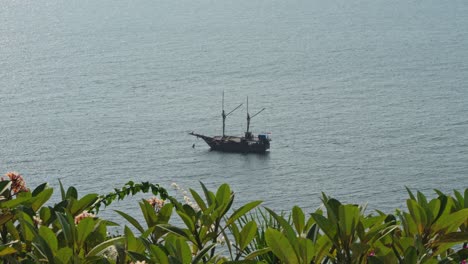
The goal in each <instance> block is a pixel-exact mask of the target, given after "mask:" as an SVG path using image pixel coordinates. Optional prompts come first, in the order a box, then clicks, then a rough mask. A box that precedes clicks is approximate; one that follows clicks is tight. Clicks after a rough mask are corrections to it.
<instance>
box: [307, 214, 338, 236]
mask: <svg viewBox="0 0 468 264" xmlns="http://www.w3.org/2000/svg"><path fill="white" fill-rule="evenodd" d="M311 216H312V218H314V220H315V222H316V223H317V225H318V226H319V227H320V229H321V230H322V231H323V232H324V233H325V235H326V236H327V237H328V238H329V239H330V241H332V242H333V243H337V241H336V238H335V236H336V232H337V231H336V227H335V226H334V225H333V223H331V222H330V220H328V219H327V218H325V217H324V216H323V215H320V214H317V213H312V214H311Z"/></svg>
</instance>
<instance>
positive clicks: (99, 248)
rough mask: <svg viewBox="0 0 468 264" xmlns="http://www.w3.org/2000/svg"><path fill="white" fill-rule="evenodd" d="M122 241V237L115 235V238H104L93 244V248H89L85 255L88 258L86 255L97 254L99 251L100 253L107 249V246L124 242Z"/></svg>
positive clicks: (123, 239)
mask: <svg viewBox="0 0 468 264" xmlns="http://www.w3.org/2000/svg"><path fill="white" fill-rule="evenodd" d="M124 241H125V238H124V237H116V238H111V239H109V240H106V241H104V242H102V243H100V244H99V245H97V246H95V247H94V248H93V249H91V250H90V251H89V252H88V254H87V255H86V257H87V258H88V257H93V256H97V255H99V254H100V253H102V252H103V251H104V250H105V249H107V248H108V247H110V246H114V245H116V244H121V243H124Z"/></svg>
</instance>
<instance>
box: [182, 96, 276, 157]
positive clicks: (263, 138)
mask: <svg viewBox="0 0 468 264" xmlns="http://www.w3.org/2000/svg"><path fill="white" fill-rule="evenodd" d="M241 106H242V104H240V105H239V106H237V107H236V108H234V109H233V110H232V111H231V112H229V113H227V114H226V112H225V111H224V92H223V111H222V114H221V116H222V117H223V135H222V136H213V137H210V136H205V135H201V134H197V133H194V132H190V133H189V134H190V135H192V136H196V137H197V138H201V139H203V140H204V141H205V142H206V144H208V146H210V148H211V150H217V151H224V152H241V153H265V152H266V151H267V150H268V149H270V141H271V138H270V135H269V134H268V133H265V134H259V135H257V136H255V135H254V134H253V133H252V132H250V131H249V128H250V120H251V119H252V118H254V117H255V116H257V115H258V114H260V113H261V112H263V110H265V108H263V109H262V110H260V111H258V112H257V113H256V114H254V115H252V116H250V114H249V98H248V97H247V131H246V132H245V133H244V136H243V137H242V136H226V135H225V133H224V131H225V127H226V117H228V116H229V115H230V114H232V113H233V112H234V111H236V110H237V109H239V107H241Z"/></svg>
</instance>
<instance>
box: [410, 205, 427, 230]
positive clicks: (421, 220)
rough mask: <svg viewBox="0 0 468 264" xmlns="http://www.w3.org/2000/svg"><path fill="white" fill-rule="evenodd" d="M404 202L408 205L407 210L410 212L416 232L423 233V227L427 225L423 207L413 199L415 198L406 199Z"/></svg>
mask: <svg viewBox="0 0 468 264" xmlns="http://www.w3.org/2000/svg"><path fill="white" fill-rule="evenodd" d="M406 204H407V206H408V210H409V212H410V214H411V217H412V218H413V220H414V223H415V224H416V227H417V230H418V234H423V233H424V228H425V227H426V225H427V216H426V212H425V211H424V209H423V208H422V207H421V206H420V205H419V204H418V203H417V202H416V201H415V200H410V199H408V200H406Z"/></svg>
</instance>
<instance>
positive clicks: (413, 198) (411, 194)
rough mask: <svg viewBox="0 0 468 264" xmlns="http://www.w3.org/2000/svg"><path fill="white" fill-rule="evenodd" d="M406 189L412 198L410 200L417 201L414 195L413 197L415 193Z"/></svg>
mask: <svg viewBox="0 0 468 264" xmlns="http://www.w3.org/2000/svg"><path fill="white" fill-rule="evenodd" d="M405 188H406V191H407V192H408V195H409V196H410V199H411V200H415V201H416V197H414V195H413V193H412V192H411V190H410V189H409V188H408V187H406V186H405Z"/></svg>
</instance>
